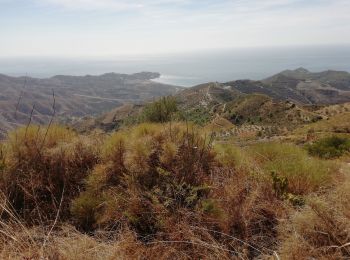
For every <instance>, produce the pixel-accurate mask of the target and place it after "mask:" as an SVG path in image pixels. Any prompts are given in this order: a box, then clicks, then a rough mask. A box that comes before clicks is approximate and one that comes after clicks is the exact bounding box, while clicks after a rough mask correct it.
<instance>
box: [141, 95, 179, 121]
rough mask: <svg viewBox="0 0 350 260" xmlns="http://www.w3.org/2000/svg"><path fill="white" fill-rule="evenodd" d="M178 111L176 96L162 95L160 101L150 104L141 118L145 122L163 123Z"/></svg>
mask: <svg viewBox="0 0 350 260" xmlns="http://www.w3.org/2000/svg"><path fill="white" fill-rule="evenodd" d="M177 111H178V108H177V104H176V99H175V98H174V97H171V96H169V97H162V98H160V99H159V100H158V101H155V102H152V103H151V104H148V105H147V106H146V107H145V108H144V109H143V112H142V115H141V118H142V120H143V121H145V122H153V123H163V122H168V121H170V120H171V119H172V115H173V114H174V113H175V112H177Z"/></svg>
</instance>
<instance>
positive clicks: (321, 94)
mask: <svg viewBox="0 0 350 260" xmlns="http://www.w3.org/2000/svg"><path fill="white" fill-rule="evenodd" d="M224 85H225V86H229V87H230V88H231V89H233V90H238V91H240V92H242V93H246V94H252V93H260V94H265V95H268V96H270V97H273V98H275V99H279V100H290V101H292V102H295V103H298V104H303V105H305V104H318V105H320V104H322V105H328V104H337V103H345V102H349V101H350V73H348V72H344V71H331V70H329V71H324V72H318V73H312V72H310V71H308V70H306V69H304V68H299V69H296V70H286V71H283V72H281V73H278V74H277V75H274V76H272V77H270V78H267V79H264V80H261V81H251V80H238V81H231V82H227V83H225V84H224Z"/></svg>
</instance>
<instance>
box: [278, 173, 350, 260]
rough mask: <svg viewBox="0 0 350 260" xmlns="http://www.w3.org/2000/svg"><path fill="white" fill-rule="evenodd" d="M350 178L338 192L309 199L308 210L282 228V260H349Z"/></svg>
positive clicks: (304, 209) (334, 191)
mask: <svg viewBox="0 0 350 260" xmlns="http://www.w3.org/2000/svg"><path fill="white" fill-rule="evenodd" d="M349 199H350V179H349V177H348V176H347V177H346V179H345V181H343V183H342V184H339V185H338V186H337V187H336V189H335V190H333V191H331V192H330V193H328V194H326V195H323V196H317V197H316V196H312V197H309V198H308V199H307V204H306V207H305V208H303V209H302V210H301V211H298V212H295V214H293V215H292V217H291V218H290V219H289V220H288V221H286V222H282V223H281V224H280V227H279V239H280V241H281V246H280V250H279V251H280V255H281V258H282V259H348V258H350V248H349V230H350V205H349Z"/></svg>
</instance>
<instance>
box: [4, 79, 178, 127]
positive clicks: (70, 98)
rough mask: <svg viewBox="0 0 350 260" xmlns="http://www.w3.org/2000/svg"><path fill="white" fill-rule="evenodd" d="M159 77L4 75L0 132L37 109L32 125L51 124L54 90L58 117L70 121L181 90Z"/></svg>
mask: <svg viewBox="0 0 350 260" xmlns="http://www.w3.org/2000/svg"><path fill="white" fill-rule="evenodd" d="M157 77H159V74H158V73H151V72H142V73H136V74H132V75H127V74H116V73H107V74H104V75H100V76H90V75H87V76H54V77H52V78H47V79H37V78H30V77H28V78H26V77H18V78H16V77H9V76H5V75H0V133H1V132H5V131H6V130H8V129H9V128H11V127H12V126H13V125H17V124H19V125H21V124H27V123H28V121H29V117H30V116H29V115H30V113H31V110H32V109H33V106H35V108H34V111H33V117H32V122H33V123H38V124H43V123H48V122H49V120H50V117H51V115H52V113H53V108H52V106H53V103H54V101H53V91H54V93H55V109H56V118H58V119H64V120H66V119H67V118H72V117H83V116H86V115H98V114H100V113H102V112H106V111H109V110H111V109H114V108H115V107H120V106H122V105H123V104H125V103H137V102H140V101H141V100H147V99H150V98H154V97H159V96H164V95H170V94H174V93H176V92H177V91H178V90H179V89H180V88H179V87H175V86H170V85H165V84H161V83H156V82H153V81H152V79H154V78H157ZM17 105H18V107H17ZM16 107H17V111H16Z"/></svg>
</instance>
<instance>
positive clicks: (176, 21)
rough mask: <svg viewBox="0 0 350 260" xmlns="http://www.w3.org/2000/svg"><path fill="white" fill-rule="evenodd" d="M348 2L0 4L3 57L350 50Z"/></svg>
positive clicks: (79, 0) (52, 0)
mask: <svg viewBox="0 0 350 260" xmlns="http://www.w3.org/2000/svg"><path fill="white" fill-rule="evenodd" d="M349 14H350V0H303V1H302V0H134V1H132V0H0V35H1V38H0V56H2V57H4V56H6V57H8V56H10V57H11V56H64V57H73V56H100V57H102V56H117V55H130V54H140V53H145V54H157V53H171V52H186V51H193V50H202V49H221V48H241V47H265V46H290V45H329V44H350V15H349Z"/></svg>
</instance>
